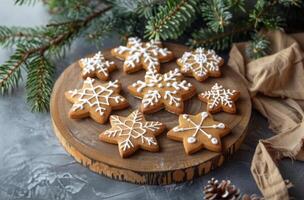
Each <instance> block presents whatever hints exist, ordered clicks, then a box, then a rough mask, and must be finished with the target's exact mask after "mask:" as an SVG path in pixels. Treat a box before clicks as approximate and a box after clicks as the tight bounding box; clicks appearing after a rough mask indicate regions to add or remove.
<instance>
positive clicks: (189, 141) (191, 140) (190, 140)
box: [187, 136, 197, 144]
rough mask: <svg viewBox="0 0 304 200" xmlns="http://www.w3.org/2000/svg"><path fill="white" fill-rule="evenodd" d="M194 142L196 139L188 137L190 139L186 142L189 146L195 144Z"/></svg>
mask: <svg viewBox="0 0 304 200" xmlns="http://www.w3.org/2000/svg"><path fill="white" fill-rule="evenodd" d="M196 141H197V139H196V137H193V136H190V137H188V138H187V142H188V143H189V144H193V143H196Z"/></svg>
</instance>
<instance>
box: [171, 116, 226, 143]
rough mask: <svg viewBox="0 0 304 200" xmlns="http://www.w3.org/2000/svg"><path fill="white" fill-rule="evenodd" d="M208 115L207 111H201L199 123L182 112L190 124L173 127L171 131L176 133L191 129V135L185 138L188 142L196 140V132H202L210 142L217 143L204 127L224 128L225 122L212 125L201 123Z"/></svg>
mask: <svg viewBox="0 0 304 200" xmlns="http://www.w3.org/2000/svg"><path fill="white" fill-rule="evenodd" d="M207 117H208V113H207V112H202V113H201V119H200V122H199V123H195V122H194V121H193V120H192V119H191V118H190V117H189V115H186V114H184V115H183V118H184V119H185V120H187V121H188V122H189V124H190V126H187V127H178V126H177V127H174V128H173V131H174V132H176V133H179V132H184V131H193V134H192V135H191V136H189V137H188V138H187V142H188V143H189V144H193V143H196V142H197V137H196V136H197V134H199V133H200V134H203V135H204V136H206V137H207V138H208V139H209V140H210V141H211V143H212V144H218V143H219V141H218V139H217V138H216V137H213V136H212V135H211V134H210V133H207V132H206V129H211V128H213V129H224V128H225V124H224V123H218V124H213V125H207V126H206V125H203V123H204V121H205V119H206V118H207Z"/></svg>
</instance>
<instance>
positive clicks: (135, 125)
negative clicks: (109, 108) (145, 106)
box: [100, 110, 164, 157]
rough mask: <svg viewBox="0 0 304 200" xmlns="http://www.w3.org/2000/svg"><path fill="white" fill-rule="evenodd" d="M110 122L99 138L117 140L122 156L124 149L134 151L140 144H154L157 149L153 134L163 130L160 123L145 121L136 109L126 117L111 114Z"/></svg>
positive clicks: (123, 155)
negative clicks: (107, 128) (108, 127)
mask: <svg viewBox="0 0 304 200" xmlns="http://www.w3.org/2000/svg"><path fill="white" fill-rule="evenodd" d="M110 122H111V126H112V128H111V129H109V130H106V131H105V132H103V133H102V134H101V135H100V139H101V140H103V141H107V140H108V139H110V140H112V141H115V142H117V143H118V147H119V150H120V153H121V155H122V157H125V151H127V150H130V149H133V151H136V150H137V149H138V148H139V147H140V146H154V148H157V149H158V144H157V141H156V139H155V136H156V135H158V134H159V133H161V132H162V131H163V129H164V125H163V124H162V123H160V122H156V121H155V122H154V121H145V119H144V116H143V114H142V113H141V112H140V111H138V110H136V111H134V112H132V113H131V114H130V115H129V116H128V117H120V116H116V115H112V116H111V118H110ZM105 137H107V138H106V139H105Z"/></svg>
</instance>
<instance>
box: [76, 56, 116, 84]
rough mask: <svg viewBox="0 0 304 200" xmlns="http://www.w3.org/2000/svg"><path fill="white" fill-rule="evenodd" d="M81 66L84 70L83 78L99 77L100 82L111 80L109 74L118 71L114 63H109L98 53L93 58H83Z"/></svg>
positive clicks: (80, 61)
mask: <svg viewBox="0 0 304 200" xmlns="http://www.w3.org/2000/svg"><path fill="white" fill-rule="evenodd" d="M79 65H80V67H81V68H82V72H81V76H82V77H83V78H84V79H86V78H87V77H91V78H93V77H95V76H96V77H97V78H99V79H100V80H103V81H106V80H108V79H109V73H110V72H112V71H113V70H115V69H116V65H115V64H114V62H113V61H107V60H106V59H105V57H104V55H103V54H102V53H101V52H98V53H96V54H95V55H94V56H93V57H90V58H82V59H80V60H79Z"/></svg>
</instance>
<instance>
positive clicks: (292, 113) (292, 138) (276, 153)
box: [228, 31, 304, 200]
mask: <svg viewBox="0 0 304 200" xmlns="http://www.w3.org/2000/svg"><path fill="white" fill-rule="evenodd" d="M267 37H268V39H270V40H271V44H272V47H271V49H272V54H271V55H269V56H265V57H263V58H260V59H256V60H249V59H248V58H247V56H246V54H245V48H246V46H247V45H248V43H237V44H234V45H233V46H232V49H231V51H230V58H229V61H228V65H229V66H230V67H231V68H233V69H234V70H235V71H236V72H237V73H238V74H239V75H240V76H241V77H242V78H243V80H244V82H245V84H246V85H247V88H248V90H249V92H250V95H251V98H252V102H253V105H254V107H255V108H256V109H257V110H258V111H260V112H261V113H262V114H263V115H264V116H265V117H266V118H267V119H268V121H269V125H270V128H271V129H272V131H273V132H274V133H275V134H276V135H275V136H273V137H271V138H269V139H265V140H260V141H259V143H258V145H257V147H256V150H255V154H254V156H253V160H252V165H251V172H252V174H253V176H254V179H255V181H256V183H257V185H258V187H259V189H260V190H261V192H262V194H263V195H264V197H265V199H267V200H284V199H289V196H288V187H289V186H290V184H287V183H286V182H285V181H284V179H283V177H282V176H281V174H280V171H279V169H278V167H277V162H276V161H278V160H279V159H282V158H283V157H291V158H293V159H298V160H303V159H304V151H303V148H302V144H303V139H304V122H303V116H304V112H303V108H304V103H303V102H304V101H303V100H304V51H303V50H304V33H301V34H295V35H287V34H285V33H284V32H282V31H275V32H268V33H267Z"/></svg>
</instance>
